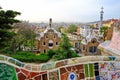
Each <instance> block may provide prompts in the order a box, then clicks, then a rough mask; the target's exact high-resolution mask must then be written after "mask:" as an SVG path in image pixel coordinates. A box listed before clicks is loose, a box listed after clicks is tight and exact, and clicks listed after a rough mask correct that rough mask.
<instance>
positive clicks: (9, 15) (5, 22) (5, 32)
mask: <svg viewBox="0 0 120 80" xmlns="http://www.w3.org/2000/svg"><path fill="white" fill-rule="evenodd" d="M17 15H20V13H19V12H17V11H13V10H7V11H5V10H0V49H3V48H6V47H9V46H10V44H9V43H10V41H11V39H12V38H13V36H14V35H15V33H14V32H11V31H10V30H11V29H12V28H13V26H12V25H13V23H17V22H19V20H17V19H15V17H16V16H17Z"/></svg>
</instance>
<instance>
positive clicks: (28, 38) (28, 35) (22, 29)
mask: <svg viewBox="0 0 120 80" xmlns="http://www.w3.org/2000/svg"><path fill="white" fill-rule="evenodd" d="M14 26H15V27H16V28H17V29H18V31H17V35H18V36H21V39H18V38H17V40H18V42H19V43H20V46H21V45H22V46H24V47H29V48H31V50H32V49H33V47H34V46H35V37H36V34H35V30H34V27H31V26H32V25H31V24H30V23H28V22H25V21H23V22H20V23H17V24H14ZM16 37H17V36H16Z"/></svg>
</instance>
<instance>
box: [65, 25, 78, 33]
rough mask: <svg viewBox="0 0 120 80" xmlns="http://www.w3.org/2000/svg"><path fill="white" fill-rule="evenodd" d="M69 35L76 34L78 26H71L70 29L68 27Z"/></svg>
mask: <svg viewBox="0 0 120 80" xmlns="http://www.w3.org/2000/svg"><path fill="white" fill-rule="evenodd" d="M67 31H68V33H73V32H76V31H77V26H76V25H74V24H71V25H70V26H69V27H68V30H67Z"/></svg>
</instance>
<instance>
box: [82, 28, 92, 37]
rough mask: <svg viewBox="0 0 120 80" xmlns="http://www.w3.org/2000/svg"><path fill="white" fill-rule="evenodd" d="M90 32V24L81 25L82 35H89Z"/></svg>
mask: <svg viewBox="0 0 120 80" xmlns="http://www.w3.org/2000/svg"><path fill="white" fill-rule="evenodd" d="M89 32H90V26H82V27H80V35H81V36H82V37H86V36H88V34H89Z"/></svg>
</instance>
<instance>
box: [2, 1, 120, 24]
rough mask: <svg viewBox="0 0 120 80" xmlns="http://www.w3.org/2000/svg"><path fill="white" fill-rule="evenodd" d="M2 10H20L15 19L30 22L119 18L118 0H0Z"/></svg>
mask: <svg viewBox="0 0 120 80" xmlns="http://www.w3.org/2000/svg"><path fill="white" fill-rule="evenodd" d="M0 6H1V7H2V8H3V9H4V10H15V11H18V12H21V15H20V16H17V17H16V18H17V19H20V20H26V21H30V22H48V21H49V18H52V20H53V22H92V21H98V20H99V19H100V10H101V7H102V6H103V7H104V20H106V19H111V18H120V0H0Z"/></svg>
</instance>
